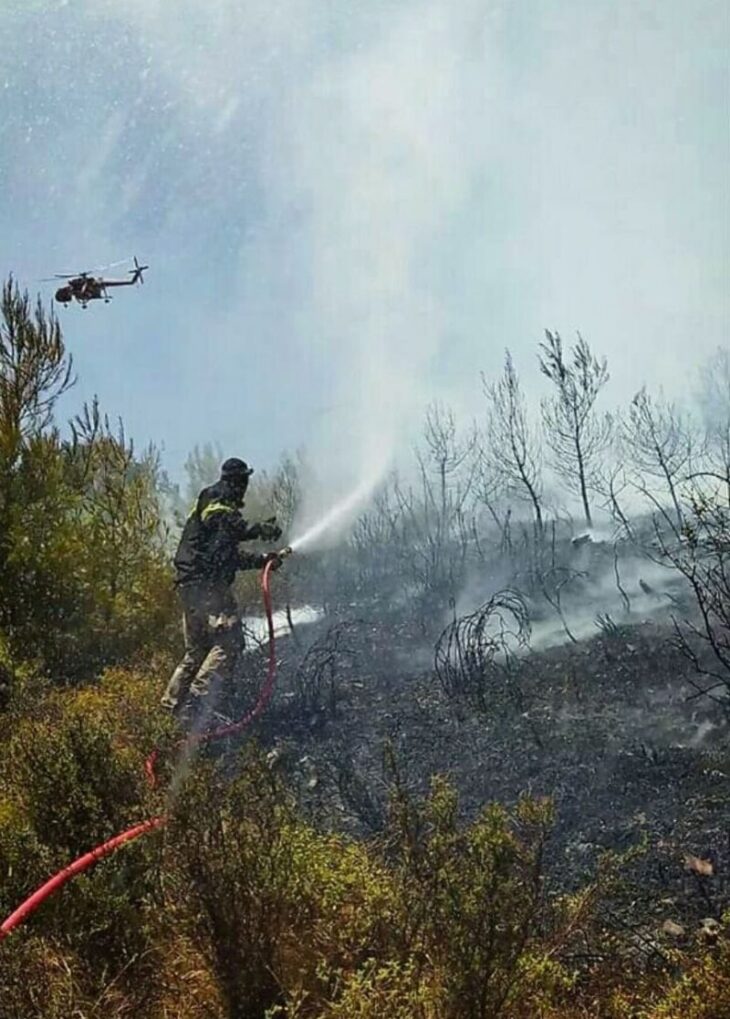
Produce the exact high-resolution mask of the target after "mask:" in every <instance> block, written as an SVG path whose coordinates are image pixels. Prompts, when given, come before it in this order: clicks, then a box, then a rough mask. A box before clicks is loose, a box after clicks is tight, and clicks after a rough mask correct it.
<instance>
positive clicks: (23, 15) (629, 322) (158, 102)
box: [0, 0, 730, 474]
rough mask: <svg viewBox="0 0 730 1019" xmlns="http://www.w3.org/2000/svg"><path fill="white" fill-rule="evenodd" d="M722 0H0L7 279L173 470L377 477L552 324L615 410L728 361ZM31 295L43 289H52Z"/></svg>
mask: <svg viewBox="0 0 730 1019" xmlns="http://www.w3.org/2000/svg"><path fill="white" fill-rule="evenodd" d="M729 19H730V5H729V4H728V3H727V0H717V2H715V0H713V2H710V0H662V2H661V3H660V2H658V0H646V2H645V0H512V2H486V0H481V2H477V0H397V2H396V0H367V2H361V3H355V2H354V0H350V2H345V0H337V2H336V0H279V2H276V0H122V2H120V0H1V2H0V237H1V238H2V248H1V249H0V252H1V254H0V270H2V272H3V273H6V272H8V271H10V270H12V271H13V272H14V273H15V274H16V275H17V277H18V278H19V279H20V281H21V282H22V283H23V284H25V285H28V286H29V287H31V288H32V289H34V290H35V289H37V288H38V287H39V284H38V283H37V280H38V278H39V277H42V276H46V275H49V274H51V273H53V272H61V271H72V270H73V271H75V270H77V269H83V268H87V267H93V266H95V265H100V264H104V263H105V262H110V261H115V260H116V259H119V258H122V257H124V256H127V255H131V254H134V253H136V254H137V255H139V257H140V258H141V259H144V261H147V262H149V263H150V265H151V268H150V270H149V274H148V278H147V284H146V285H145V287H144V288H137V289H136V290H131V289H130V290H129V291H122V292H120V296H119V297H118V298H115V300H114V301H113V302H112V303H111V304H110V305H108V306H105V305H103V304H98V305H92V306H90V307H89V308H88V310H86V311H82V310H81V309H80V308H78V307H76V306H74V307H72V308H69V309H63V308H61V309H60V315H61V318H62V321H63V324H64V328H65V334H66V339H67V343H68V346H69V347H70V348H71V350H72V351H73V353H74V356H75V359H76V365H77V370H78V373H79V376H80V382H79V386H78V387H77V390H76V392H75V395H74V400H75V401H79V400H80V399H81V398H84V397H90V396H91V395H93V394H94V393H98V394H99V397H100V399H101V401H102V404H103V406H104V408H105V409H106V410H107V411H108V412H109V413H110V414H113V415H116V414H121V415H122V416H123V418H124V419H125V422H126V423H127V426H128V430H129V431H130V432H131V433H132V434H133V435H134V436H135V437H136V438H137V439H138V440H139V441H147V440H150V439H152V440H154V441H156V442H157V443H160V444H163V445H164V448H165V450H166V462H167V464H168V466H170V467H171V468H172V469H173V470H176V469H177V468H178V467H179V464H180V462H181V461H182V459H183V458H184V456H185V454H186V453H187V451H188V450H189V449H190V447H191V446H192V445H193V444H194V443H196V442H204V441H207V440H213V441H218V442H220V443H221V444H222V446H223V447H224V449H225V451H226V454H228V455H230V454H239V455H243V456H245V457H246V458H247V459H250V460H251V461H253V462H254V463H256V464H260V465H266V464H267V463H271V462H273V461H274V460H275V459H276V457H277V455H278V453H279V451H280V450H282V449H283V448H290V449H292V448H295V447H296V446H298V445H301V444H304V443H306V444H309V445H310V447H311V448H312V449H313V450H314V451H315V453H316V455H317V456H318V457H320V458H321V459H322V460H326V461H327V463H328V464H329V466H330V469H331V470H332V471H333V472H334V473H335V474H336V473H337V472H338V471H339V470H340V469H341V467H342V463H343V460H344V458H345V457H346V456H347V455H348V454H349V452H350V451H351V450H353V451H354V456H353V458H354V460H355V461H357V463H358V464H367V465H370V464H372V463H373V462H374V461H377V460H378V459H379V458H380V457H381V456H383V455H384V453H385V452H386V451H388V450H389V448H390V447H391V446H392V442H393V438H394V437H395V438H396V439H401V438H403V436H404V435H405V434H406V433H407V427H408V424H409V422H410V421H412V420H413V416H414V415H415V414H416V413H417V412H418V409H419V408H420V407H421V406H422V405H423V404H425V403H426V402H428V400H429V399H430V398H432V397H434V396H440V397H442V398H444V399H447V400H449V401H451V402H452V403H453V404H454V405H455V406H457V407H458V408H459V410H461V411H462V412H463V413H464V414H470V413H472V412H473V411H474V409H475V407H476V406H477V404H478V399H479V392H480V385H479V371H480V370H484V371H486V372H487V373H496V372H498V371H499V369H500V367H501V362H502V357H503V350H504V347H505V346H507V345H508V346H509V347H510V348H511V349H512V350H513V352H514V355H515V360H516V362H517V366H518V368H519V370H520V372H521V374H522V375H523V377H524V378H525V381H526V382H527V383H528V385H533V384H535V382H534V380H535V377H536V371H535V353H534V351H535V345H536V343H537V342H538V341H539V340H540V338H541V336H542V329H543V328H544V327H545V326H548V327H551V328H556V329H559V330H560V331H561V332H562V333H563V334H564V336H565V337H566V338H570V337H571V336H572V335H573V334H574V331H575V330H576V329H580V330H581V332H582V333H583V335H584V336H585V337H586V338H587V339H588V340H589V341H590V342H591V344H592V345H593V346H594V348H595V349H596V350H597V351H598V352H600V353H605V354H606V355H607V356H608V358H609V364H610V368H611V373H612V383H611V392H610V393H609V394H607V400H608V402H613V401H618V400H620V399H623V398H625V397H626V396H628V395H630V394H631V393H633V391H635V389H637V388H638V387H639V386H640V385H641V384H642V383H643V382H644V381H648V382H650V383H654V384H663V385H664V386H665V388H666V389H668V390H669V391H670V392H678V393H681V391H682V389H683V388H686V386H687V380H688V376H689V371H688V365H691V364H692V363H694V362H696V361H698V360H699V359H701V358H702V357H703V356H706V355H708V354H709V353H710V352H711V351H712V350H713V349H714V348H716V347H717V346H718V345H720V344H724V343H727V329H728V317H729V316H728V312H729V297H728V287H727V282H728V268H729V267H730V211H729V190H728V165H729V164H730V160H729V157H730V134H729V131H728V119H729V118H728V113H729V108H728V96H729V94H730V88H729V86H730V68H729V61H728V46H729V44H730V27H729ZM42 287H43V289H44V292H45V293H46V294H47V295H48V296H49V297H50V295H51V294H52V291H53V287H52V286H51V285H49V284H44V285H42Z"/></svg>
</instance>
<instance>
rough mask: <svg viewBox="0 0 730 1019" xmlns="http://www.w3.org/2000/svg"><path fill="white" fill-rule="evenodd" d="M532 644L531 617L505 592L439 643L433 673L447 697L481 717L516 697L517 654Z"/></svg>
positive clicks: (512, 594)
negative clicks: (464, 704)
mask: <svg viewBox="0 0 730 1019" xmlns="http://www.w3.org/2000/svg"><path fill="white" fill-rule="evenodd" d="M529 639H530V617H529V614H528V611H527V606H526V604H525V601H524V599H523V598H522V596H521V595H520V594H518V593H517V592H516V591H509V590H506V591H500V592H498V593H497V594H495V595H493V596H492V597H491V598H490V599H489V600H488V601H487V602H485V603H484V604H483V605H482V606H481V607H480V608H478V609H477V610H476V611H475V612H472V613H470V614H469V615H466V616H462V617H461V618H458V619H457V618H455V619H454V620H453V622H451V623H450V624H449V625H448V626H447V627H446V629H445V630H444V631H443V633H442V634H441V636H440V637H439V639H438V641H437V643H436V648H435V652H434V669H435V672H436V676H437V678H438V680H439V682H440V684H441V687H442V689H443V691H444V693H445V694H446V695H447V697H449V698H451V699H453V700H455V701H463V702H465V703H467V704H469V705H471V706H472V707H474V708H476V709H477V710H480V711H485V710H490V709H491V708H492V707H493V706H494V705H495V704H497V703H501V702H503V701H504V699H505V697H510V696H513V697H514V696H516V693H517V691H516V690H514V689H513V688H514V685H515V679H514V670H513V668H512V665H513V660H512V658H513V654H514V652H515V650H518V649H520V648H524V647H526V646H527V644H528V643H529Z"/></svg>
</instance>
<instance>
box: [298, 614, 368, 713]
mask: <svg viewBox="0 0 730 1019" xmlns="http://www.w3.org/2000/svg"><path fill="white" fill-rule="evenodd" d="M357 625H358V624H357V623H355V622H341V623H335V625H334V626H331V627H330V628H329V629H328V630H327V632H326V633H325V634H324V636H322V637H320V639H319V640H317V641H315V643H314V644H312V646H311V647H310V648H309V650H308V651H307V652H306V654H305V655H304V658H303V659H302V661H301V664H300V665H299V668H298V669H297V671H296V674H295V676H294V690H295V708H296V710H297V713H298V714H299V715H301V716H303V717H305V718H309V719H312V718H314V719H316V718H322V719H324V718H327V717H329V718H334V717H335V716H336V715H337V707H338V702H339V678H340V673H341V670H342V669H343V668H344V667H345V666H346V665H348V664H350V663H352V661H353V659H354V657H355V651H354V648H353V647H351V646H350V644H349V641H350V638H351V635H352V633H353V631H354V630H355V628H356V627H357Z"/></svg>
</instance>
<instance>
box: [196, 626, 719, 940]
mask: <svg viewBox="0 0 730 1019" xmlns="http://www.w3.org/2000/svg"><path fill="white" fill-rule="evenodd" d="M354 611H355V610H354V609H353V612H354ZM672 637H673V630H672V627H671V624H670V622H669V620H668V618H667V617H665V618H664V619H658V620H657V619H654V620H653V621H650V620H647V621H644V622H637V623H636V624H634V625H631V626H612V627H609V628H608V629H607V630H606V631H604V632H603V633H600V634H598V635H597V636H595V637H593V638H592V639H585V640H582V641H580V642H578V643H572V642H570V641H566V642H565V643H563V644H561V645H560V646H555V647H551V648H547V649H544V650H539V651H528V652H527V653H525V654H523V655H522V656H520V658H519V659H517V660H515V661H514V662H513V664H512V667H511V668H510V669H508V670H507V669H504V668H501V667H499V668H494V669H493V670H492V671H491V672H490V673H489V675H488V676H487V677H486V678H485V680H484V683H483V687H482V690H481V693H482V697H481V704H475V703H474V701H473V699H472V701H471V702H469V701H466V700H464V699H463V698H455V697H454V696H452V695H450V694H449V693H447V691H446V690H445V689H444V686H443V683H442V682H440V680H439V677H438V675H437V673H436V671H435V670H434V656H433V643H432V642H429V640H428V639H427V638H425V637H424V634H423V632H422V630H421V629H420V628H416V627H415V626H414V625H413V624H410V623H408V622H405V621H403V619H400V620H396V619H389V618H388V617H387V616H383V617H377V618H374V617H373V616H372V615H370V617H369V618H367V619H362V618H357V617H356V616H354V615H353V616H351V617H347V616H345V617H341V618H338V619H333V618H332V617H327V618H323V619H320V620H319V621H318V622H316V623H314V624H311V623H310V624H309V625H307V626H302V627H299V628H295V631H294V634H293V635H289V636H284V637H281V638H280V639H279V641H278V656H279V676H278V681H277V682H278V687H277V693H276V697H275V701H274V703H273V705H272V707H271V708H270V710H269V712H268V713H267V715H266V716H265V718H264V719H263V721H262V723H261V724H260V726H259V729H258V731H257V734H256V736H257V738H258V739H259V741H260V742H261V744H262V746H263V747H264V749H265V750H266V752H267V753H268V755H269V761H270V763H271V766H272V767H275V768H277V769H279V770H280V771H281V773H282V774H283V775H284V776H285V777H286V779H287V781H288V782H289V783H291V784H292V785H293V786H294V788H295V789H296V790H297V791H298V794H299V797H300V800H301V803H302V804H303V806H304V807H305V809H306V810H307V811H308V812H309V813H310V815H311V816H312V817H313V819H314V820H315V821H316V822H317V823H318V824H319V825H321V826H326V827H330V828H334V829H336V830H341V831H345V832H348V833H352V834H355V835H359V836H362V835H365V836H367V835H371V834H374V833H376V832H377V831H378V829H379V828H380V826H381V825H382V823H383V820H384V817H385V811H386V804H387V799H388V786H389V782H390V781H391V780H392V774H391V772H390V769H391V768H392V761H393V759H394V760H395V762H396V765H397V768H398V771H399V774H400V777H401V780H404V781H405V782H406V783H407V784H408V786H409V787H410V788H412V790H413V791H414V792H415V793H424V792H425V791H426V790H427V789H428V785H429V780H430V777H431V776H432V775H433V774H434V773H441V774H446V775H448V776H449V778H450V779H451V781H452V782H453V783H454V785H455V786H456V788H457V789H458V791H459V793H460V797H461V804H462V809H463V812H464V816H465V818H466V817H468V816H470V815H473V814H474V813H475V812H476V811H477V810H478V809H479V808H480V807H481V806H482V805H483V804H485V803H487V802H489V801H492V800H497V801H499V802H501V803H504V804H512V803H514V802H515V801H516V800H517V799H518V798H519V797H520V796H521V795H523V794H530V795H532V796H549V797H551V798H552V800H553V801H554V804H555V810H556V823H555V828H554V835H553V837H552V840H551V843H550V850H549V859H548V861H547V866H548V873H549V880H550V882H551V883H552V885H553V887H555V888H557V889H560V888H563V889H571V888H575V887H577V886H578V885H579V884H581V883H584V882H585V880H586V879H587V878H590V876H591V875H593V874H594V873H595V868H596V863H597V860H598V858H599V857H600V855H601V853H602V852H603V851H604V850H617V851H625V850H628V849H629V848H630V847H638V846H642V845H643V847H644V848H643V850H642V852H640V853H639V854H638V855H637V856H636V858H635V859H633V860H632V862H631V863H630V864H628V865H627V867H626V874H625V876H626V891H625V894H624V896H623V897H622V903H621V907H620V909H619V907H618V905H617V907H616V909H617V912H616V916H617V923H619V925H623V926H626V925H631V924H633V923H634V922H635V923H636V925H637V929H638V928H641V930H644V931H646V930H651V929H652V927H655V928H656V929H659V928H661V926H662V924H664V923H665V922H666V921H671V922H672V923H674V924H678V925H680V927H682V928H683V929H684V930H686V931H691V930H697V929H698V927H699V925H700V924H701V923H702V921H705V922H707V921H708V920H717V919H719V918H720V916H721V915H722V912H723V910H725V909H727V908H728V905H729V904H730V876H729V875H730V749H729V747H728V726H727V719H726V716H725V714H724V712H723V711H722V710H721V708H720V707H719V706H718V705H717V704H716V703H714V702H712V701H711V700H709V699H708V698H706V697H701V696H697V690H696V688H695V686H694V685H693V681H696V679H697V676H696V673H695V670H694V667H693V666H692V665H691V663H690V662H689V661H688V660H687V658H686V657H685V656H683V655H682V654H681V653H680V651H679V650H678V649H677V648H676V647H675V645H674V643H673V640H672ZM242 669H243V673H244V674H243V676H242V678H241V682H240V684H239V687H238V693H237V696H236V698H235V702H234V703H233V704H231V705H229V710H231V711H233V712H235V711H236V710H240V709H241V708H242V707H243V706H244V705H245V704H246V703H248V702H249V700H250V698H251V696H253V690H254V688H255V684H256V683H257V682H258V681H259V680H260V677H261V675H262V674H263V670H264V649H262V651H261V652H260V653H259V652H257V653H254V654H250V655H247V656H245V659H244V661H243V664H242ZM216 752H225V751H224V749H223V748H221V750H220V751H216ZM389 761H390V762H391V763H388V762H389ZM692 858H694V862H693V859H692ZM697 861H704V863H701V864H698V862H697ZM708 865H709V866H708ZM698 868H699V870H704V871H708V873H698ZM709 870H711V871H712V873H709Z"/></svg>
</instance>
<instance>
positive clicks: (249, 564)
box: [238, 552, 282, 570]
mask: <svg viewBox="0 0 730 1019" xmlns="http://www.w3.org/2000/svg"><path fill="white" fill-rule="evenodd" d="M281 562H282V557H281V556H280V555H279V553H278V552H261V553H257V552H239V553H238V569H239V570H260V569H263V567H264V566H266V564H267V563H273V568H274V569H275V570H278V569H279V567H280V566H281Z"/></svg>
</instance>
